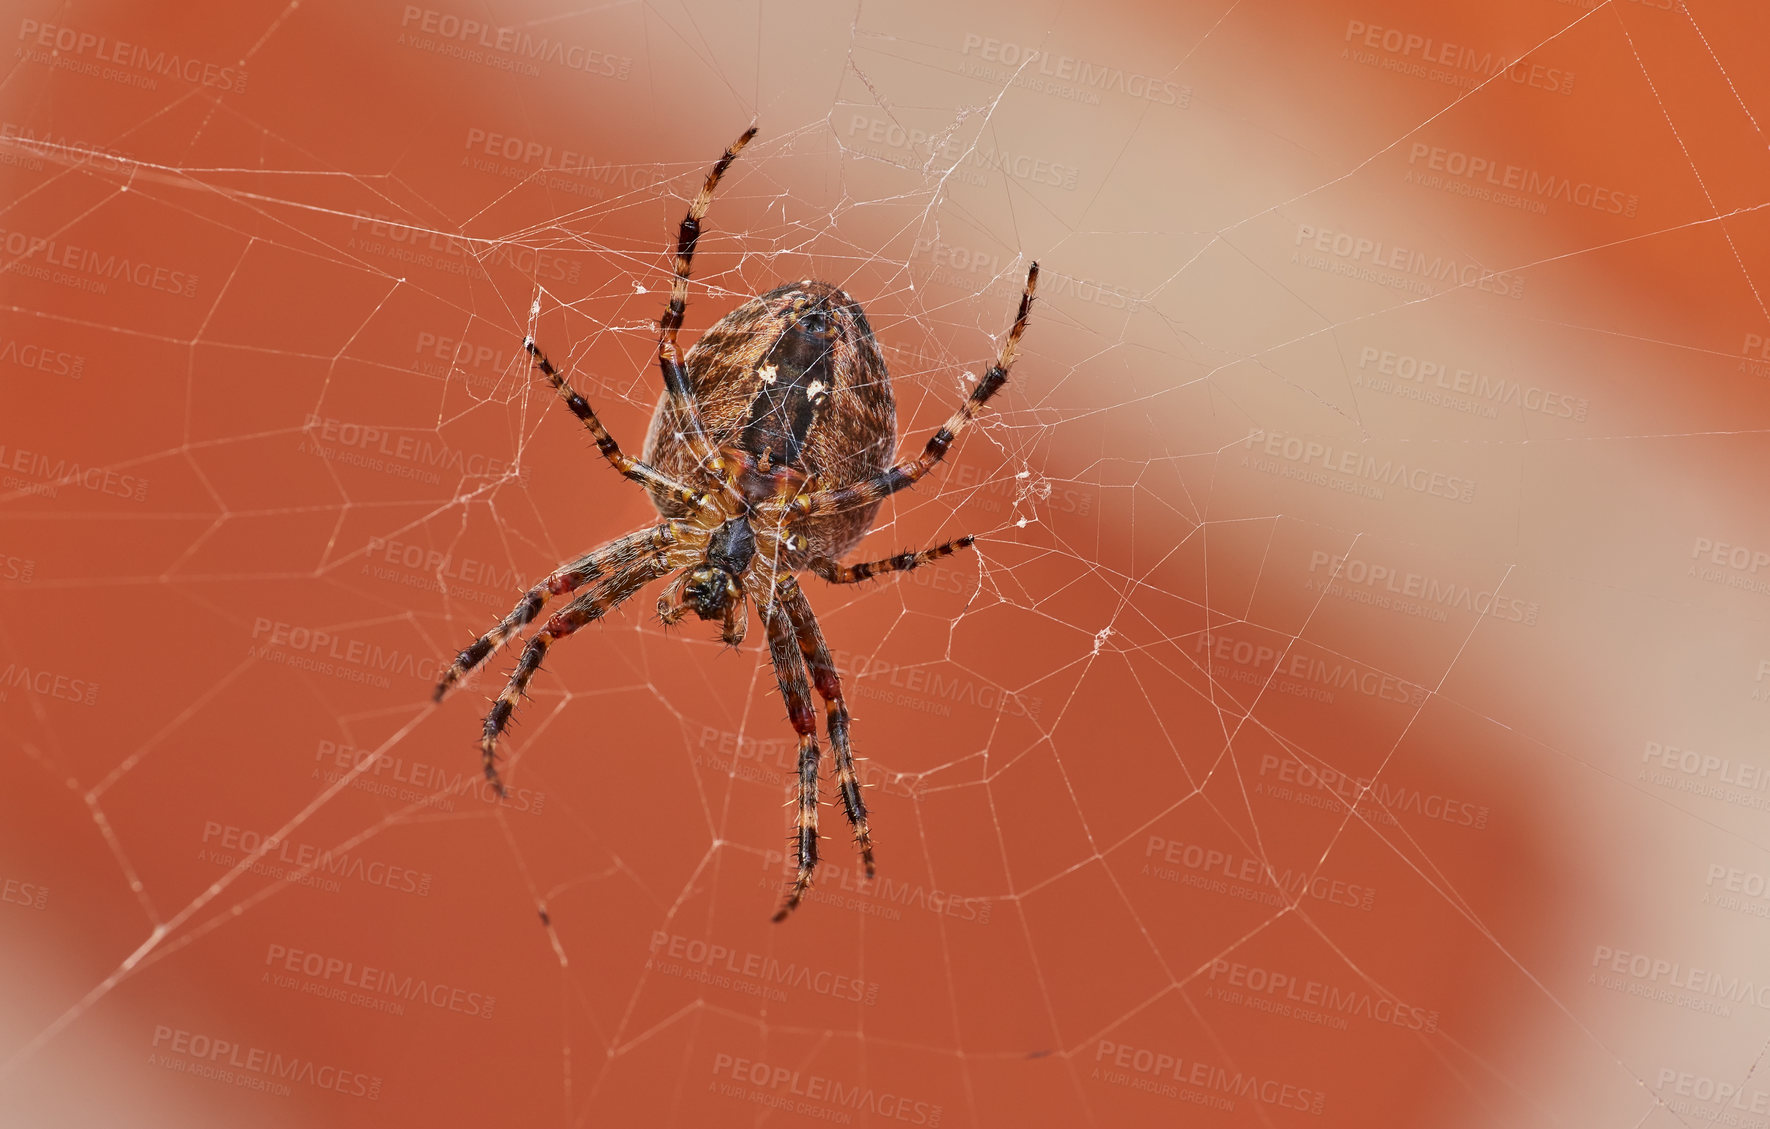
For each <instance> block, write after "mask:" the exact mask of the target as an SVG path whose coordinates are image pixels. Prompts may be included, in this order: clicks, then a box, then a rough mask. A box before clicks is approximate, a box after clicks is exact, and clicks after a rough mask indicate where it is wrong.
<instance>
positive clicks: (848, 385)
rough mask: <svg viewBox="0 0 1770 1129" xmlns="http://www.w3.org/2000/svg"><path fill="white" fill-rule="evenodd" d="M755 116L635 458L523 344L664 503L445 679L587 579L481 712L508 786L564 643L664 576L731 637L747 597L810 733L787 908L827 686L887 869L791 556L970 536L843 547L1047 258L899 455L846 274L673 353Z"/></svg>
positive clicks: (679, 264) (1006, 362)
mask: <svg viewBox="0 0 1770 1129" xmlns="http://www.w3.org/2000/svg"><path fill="white" fill-rule="evenodd" d="M755 132H756V131H755V129H754V128H751V129H750V130H749V131H747V132H746V133H744V135H743V136H742V137H740V138H738V140H737V141H736V142H734V143H733V144H732V145H731V146H730V147H729V148H728V149H727V150H726V151H725V154H724V155H723V156H722V157H721V158H720V159H719V161H718V162H717V163H716V164H715V165H714V166H713V168H712V170H711V171H710V172H709V173H708V174H707V178H706V181H705V183H704V184H703V185H702V187H701V191H700V194H699V195H698V196H697V197H696V198H695V200H694V202H693V203H692V204H691V205H690V207H689V212H688V216H687V218H686V219H684V220H683V221H682V225H681V227H680V228H679V231H678V235H677V253H676V271H675V277H674V279H673V282H672V285H671V291H670V301H669V305H668V307H667V308H666V309H665V312H664V314H663V316H662V317H661V318H660V319H659V326H658V329H659V333H658V353H657V356H658V366H659V369H660V372H661V374H662V377H663V384H664V395H663V397H662V399H660V400H659V402H658V405H657V408H656V410H655V411H654V412H653V414H652V421H651V428H650V431H649V432H648V434H647V437H646V442H645V447H644V450H643V453H642V456H643V457H642V458H639V459H635V458H633V457H632V456H630V455H627V454H626V453H625V452H623V451H622V450H621V447H620V445H619V444H618V443H617V442H616V441H615V439H614V438H613V436H611V435H610V434H609V432H608V430H607V429H606V428H605V427H604V426H603V425H602V422H601V421H600V420H599V419H598V418H597V416H596V412H595V410H594V409H593V408H591V406H590V404H589V401H587V400H585V399H584V397H583V396H581V395H579V394H578V393H577V392H576V391H574V390H573V389H572V387H571V385H570V384H569V383H567V381H566V379H565V376H564V374H562V373H561V372H560V371H559V370H558V369H556V368H554V366H553V364H552V362H550V361H549V360H548V359H547V356H546V354H544V353H543V352H542V351H541V349H540V348H539V346H537V345H536V344H535V342H534V340H533V339H532V338H530V339H528V340H525V341H524V343H523V344H524V347H525V348H526V349H527V350H528V351H529V353H530V354H531V355H532V356H533V357H534V361H535V367H536V368H537V369H538V370H539V371H540V372H541V373H542V375H543V376H545V377H546V378H547V380H548V381H549V382H550V383H551V384H552V385H553V388H554V390H555V391H556V392H557V393H558V394H559V396H560V398H561V399H562V400H563V401H564V402H565V405H566V407H567V409H568V410H569V411H571V412H572V414H573V415H575V416H577V418H578V419H579V421H580V422H582V423H583V424H584V426H585V428H586V429H588V430H589V432H590V434H591V436H592V438H594V440H595V442H596V446H597V449H598V451H599V452H600V453H601V454H602V456H603V458H605V459H606V460H608V462H609V464H610V465H611V466H613V467H614V468H615V470H617V471H619V472H620V473H621V474H622V475H624V476H625V477H627V478H629V479H632V480H633V481H635V482H637V483H639V484H640V485H641V486H643V487H644V488H645V489H646V490H647V492H648V493H649V494H650V495H651V498H652V501H653V503H654V505H656V507H657V509H658V513H659V515H660V517H662V519H663V520H662V521H661V522H660V523H659V524H657V525H655V526H652V527H649V528H646V529H641V530H637V531H635V532H633V533H630V534H628V535H627V536H625V537H621V538H617V539H616V540H614V541H611V542H609V543H608V544H606V545H604V546H602V547H601V548H598V549H595V550H593V551H591V552H589V553H586V554H584V555H583V556H581V557H578V558H576V559H575V560H571V561H568V562H566V563H565V564H562V565H561V566H560V567H559V568H557V569H556V570H554V572H553V573H552V574H551V575H549V576H548V577H546V578H545V579H543V580H541V581H540V582H539V583H537V584H536V585H535V586H534V587H533V588H531V589H530V590H529V591H528V593H527V594H525V595H524V596H523V598H522V599H521V600H520V601H519V602H518V603H517V605H516V607H515V608H514V609H512V611H511V612H510V614H509V615H507V616H505V617H504V619H503V620H502V621H501V622H500V623H499V624H497V625H496V626H495V627H493V628H492V629H491V630H490V631H488V632H486V633H485V634H484V635H481V636H480V637H479V638H477V639H476V640H474V641H473V642H472V643H471V644H469V645H468V646H467V647H466V648H465V649H463V650H462V651H461V652H460V654H459V655H458V656H457V657H456V659H455V662H454V664H453V665H452V666H451V667H450V668H449V670H448V671H447V672H446V673H445V674H444V675H443V678H442V681H441V682H440V683H439V684H438V685H437V688H436V699H437V700H438V701H440V700H442V698H443V696H444V695H445V694H447V693H448V691H449V690H450V689H451V688H452V687H454V686H455V685H456V684H457V683H458V682H460V680H461V679H462V678H464V677H466V676H467V675H468V674H469V673H470V672H472V671H473V670H474V669H475V668H477V667H478V666H479V665H480V664H482V663H483V662H485V660H486V659H487V658H488V657H489V656H490V655H491V654H492V653H493V652H494V651H495V650H497V649H498V647H500V646H502V645H503V644H504V643H506V642H508V641H509V640H510V639H512V638H514V637H515V636H516V635H517V634H518V633H520V632H521V631H522V629H523V628H524V627H526V626H527V625H529V624H530V623H532V622H534V621H535V620H536V619H537V618H538V617H539V616H540V614H541V611H542V610H543V608H544V607H545V605H546V604H547V602H548V600H549V599H551V598H552V597H555V596H566V595H571V594H573V593H579V594H578V595H576V596H575V598H573V599H571V600H570V601H569V602H568V603H566V605H565V606H564V607H562V608H560V609H559V610H558V611H556V612H554V613H553V614H552V615H551V616H550V617H548V618H547V620H546V621H545V623H544V624H543V625H542V627H541V628H540V630H538V631H537V632H535V634H533V635H532V636H531V637H530V638H529V641H528V642H527V644H525V645H524V647H523V649H522V652H521V655H520V656H519V657H518V659H517V663H516V669H515V670H514V671H513V672H512V673H511V676H510V680H509V682H508V684H507V685H506V686H505V688H504V690H503V692H502V693H500V694H499V695H498V697H497V698H495V699H493V702H492V706H491V709H490V710H489V711H488V713H487V715H486V718H485V725H484V729H483V733H482V737H481V742H480V748H481V756H482V760H483V764H484V768H485V774H486V778H487V779H488V780H489V781H491V783H492V785H493V787H494V788H496V789H497V791H498V793H499V794H500V795H502V794H503V792H504V786H503V782H502V780H501V779H500V777H499V774H498V768H497V745H498V739H499V737H500V735H501V734H502V733H503V731H504V729H505V727H506V726H507V725H508V724H509V721H510V717H511V715H512V713H513V712H514V711H515V709H516V707H517V704H518V703H519V702H520V701H521V700H522V697H523V694H524V693H525V692H526V690H527V688H528V684H529V680H530V679H531V678H532V677H533V676H534V673H535V671H536V670H537V669H538V668H539V667H540V665H541V661H542V658H543V657H544V656H545V655H546V653H547V650H548V648H549V647H551V646H552V645H553V644H554V643H555V642H557V641H558V640H560V639H563V638H565V637H567V636H569V635H571V634H572V633H573V632H575V631H577V630H578V629H579V628H580V627H583V626H584V625H585V624H587V623H591V622H594V621H595V620H598V619H601V618H602V617H603V616H605V615H607V614H608V613H609V612H610V611H612V610H614V608H615V607H617V606H618V605H619V604H620V603H621V602H622V601H624V600H626V599H628V598H629V597H631V596H633V595H634V594H635V593H637V592H638V591H639V590H640V589H641V588H643V587H644V586H645V585H646V584H648V583H650V582H651V581H653V580H657V579H661V578H664V577H666V576H668V577H669V579H668V580H667V582H666V583H665V585H664V589H663V593H662V595H661V596H660V598H659V600H658V614H659V616H660V617H661V618H662V620H663V621H664V623H666V624H674V623H677V622H680V621H681V620H682V619H683V618H684V617H685V616H687V615H688V614H690V613H691V612H692V613H693V614H694V615H696V616H697V617H699V618H700V619H703V620H711V621H716V622H718V623H719V625H720V638H721V639H723V640H724V641H725V642H726V643H728V644H730V645H732V646H737V645H739V644H741V643H742V642H743V640H744V637H745V634H746V632H747V630H748V625H749V619H750V616H749V611H750V609H751V608H752V607H753V608H754V609H755V611H756V616H757V618H758V619H759V620H760V621H761V623H762V625H763V628H764V630H765V631H766V633H767V637H768V650H769V658H770V660H771V662H772V663H773V666H774V672H775V679H776V681H777V683H778V684H779V687H780V692H781V697H782V699H783V700H784V702H785V703H786V707H787V719H788V721H789V722H790V723H791V724H792V726H793V729H794V732H795V733H796V734H797V735H798V738H799V757H798V762H799V772H798V781H797V797H798V799H797V804H796V816H795V820H794V828H793V833H792V835H791V837H790V840H789V841H790V842H791V843H792V844H793V854H794V859H795V862H796V872H795V875H794V878H793V881H792V884H791V885H790V887H789V889H788V892H787V897H786V900H785V901H784V903H783V904H782V906H781V908H780V910H779V911H778V912H777V913H776V914H775V920H776V921H780V920H782V919H783V918H785V917H786V916H787V915H788V914H789V913H790V912H792V910H793V909H794V908H795V907H796V906H797V905H798V904H799V902H800V901H801V899H802V898H803V897H804V895H805V892H806V890H807V889H808V888H809V887H810V885H811V881H812V877H813V874H814V872H815V870H816V868H817V864H818V839H819V835H818V826H817V820H818V772H819V765H820V762H821V749H820V748H819V745H818V740H817V717H816V713H815V711H814V709H813V706H812V694H813V692H814V691H815V692H816V695H817V697H818V698H819V699H821V700H822V702H823V703H824V729H825V735H826V736H827V737H828V739H829V743H830V751H831V753H832V759H833V761H834V777H835V783H836V790H837V794H838V795H839V797H840V798H841V802H842V808H843V812H844V814H845V815H846V816H847V819H848V823H849V825H850V828H851V829H852V831H853V833H854V841H855V845H856V847H857V848H858V850H859V851H860V855H861V859H862V862H863V863H864V865H865V868H866V874H867V877H869V878H871V877H872V876H873V873H874V862H873V846H872V835H871V831H870V829H869V827H868V823H867V811H866V804H865V801H864V798H863V796H862V792H861V783H860V777H859V774H858V772H857V771H856V769H855V761H854V751H853V748H852V747H851V745H850V743H849V733H848V730H849V714H848V707H847V704H846V702H845V701H844V699H843V696H842V682H841V677H840V675H839V674H838V673H837V670H836V664H835V661H834V659H833V658H832V656H831V654H830V650H829V646H828V645H827V644H826V643H825V641H824V638H823V632H822V630H821V628H820V627H819V626H818V623H817V617H816V615H815V614H814V613H813V612H812V609H811V603H810V601H809V600H808V599H807V598H806V596H805V593H804V591H803V589H801V588H800V586H799V582H798V580H797V579H796V575H795V574H797V573H799V572H802V571H807V570H809V571H811V572H813V573H814V574H816V575H818V576H820V577H822V578H823V579H824V580H826V581H828V582H830V583H832V584H853V583H857V582H859V581H862V580H866V579H868V578H870V577H874V576H880V575H883V574H885V573H890V572H903V571H907V570H909V569H913V568H917V567H920V566H921V565H924V564H928V563H930V562H932V561H936V560H939V559H940V558H942V557H945V556H948V555H950V554H952V553H954V552H956V551H957V550H959V549H962V548H966V547H968V546H970V545H971V544H972V543H973V540H974V539H973V538H972V537H971V536H970V535H969V534H967V535H966V536H964V537H960V538H958V539H956V540H953V541H949V542H947V543H945V544H943V545H937V546H935V547H933V548H930V549H924V550H922V551H921V552H915V553H901V554H899V555H897V556H894V557H887V558H885V559H883V560H878V561H867V562H862V563H858V564H853V565H844V564H841V563H840V559H841V557H842V556H843V555H844V554H846V553H847V552H848V551H849V550H850V549H852V548H853V547H854V546H855V545H856V544H857V543H858V542H859V541H860V539H861V538H862V537H864V536H865V535H866V532H867V530H868V529H869V528H871V526H872V523H873V519H874V517H875V516H876V515H877V513H878V511H879V507H880V505H881V504H882V503H883V502H884V500H885V499H886V498H887V497H889V496H890V495H891V494H894V493H896V492H897V491H898V490H901V489H904V488H905V487H908V486H911V485H914V484H915V482H916V481H917V480H919V479H920V478H922V477H923V475H925V474H927V473H928V472H929V471H930V470H932V469H933V468H934V466H935V465H936V464H938V463H939V462H940V461H941V459H942V458H944V457H945V455H946V452H947V449H948V448H949V447H950V446H951V445H952V443H953V441H954V439H955V438H956V437H957V436H958V435H959V433H960V432H961V431H963V430H964V429H965V427H966V426H967V425H968V424H969V423H970V422H971V420H972V419H973V418H974V416H975V415H976V413H977V411H978V409H980V408H981V407H982V406H983V405H984V404H985V403H986V402H987V401H988V400H989V399H990V397H991V396H993V395H994V394H995V393H996V391H997V390H999V389H1000V388H1001V387H1002V385H1003V384H1004V383H1006V381H1007V377H1008V369H1009V367H1010V366H1011V365H1012V364H1013V361H1014V353H1015V349H1016V347H1017V346H1018V344H1019V341H1020V336H1021V334H1022V333H1023V332H1024V331H1025V329H1026V323H1027V315H1028V312H1029V310H1030V309H1031V306H1032V298H1033V291H1034V289H1035V287H1036V286H1037V283H1038V275H1039V267H1038V264H1037V263H1033V264H1031V266H1030V269H1029V270H1028V272H1027V280H1026V288H1025V290H1024V291H1023V292H1022V294H1021V299H1020V307H1019V310H1018V312H1017V314H1016V316H1015V319H1014V322H1013V325H1012V326H1011V328H1010V329H1009V331H1008V336H1007V339H1006V340H1005V341H1004V342H1003V344H1002V347H1001V350H1000V353H999V355H998V357H997V359H996V362H995V363H994V364H992V365H991V366H990V367H989V369H988V371H987V372H986V373H985V375H984V376H983V378H982V379H980V380H979V381H978V383H977V385H976V386H975V387H974V388H973V389H972V392H971V394H970V396H969V397H968V398H967V399H966V400H965V402H964V403H963V404H962V405H961V406H960V408H959V409H958V410H957V411H956V412H954V413H953V415H952V417H951V418H950V419H948V421H947V423H946V424H945V426H943V427H941V428H940V429H939V430H938V431H937V432H935V434H934V435H933V436H932V437H930V438H929V439H928V441H927V442H926V444H925V445H924V447H923V449H922V453H921V454H920V455H919V456H917V457H916V458H914V459H908V460H904V461H901V462H898V463H895V464H894V463H892V462H891V461H890V460H891V456H892V453H893V452H894V450H895V449H896V446H897V411H896V404H895V401H894V400H893V398H892V393H891V379H890V374H889V373H888V371H887V369H886V366H885V360H884V357H883V356H882V355H881V354H880V351H879V346H878V342H877V340H876V339H875V338H874V336H873V329H872V326H871V325H870V324H869V323H868V322H867V318H866V314H865V313H864V312H862V310H861V307H860V305H859V303H857V302H855V301H854V299H852V298H851V297H849V296H848V295H847V294H846V293H844V292H843V291H842V290H841V289H840V288H839V287H837V286H834V285H832V284H830V283H827V282H818V281H815V280H812V279H806V280H803V281H800V282H796V283H789V284H787V285H784V286H780V287H777V288H775V289H774V290H771V291H769V292H768V293H766V294H763V295H761V296H760V297H757V298H752V299H750V300H749V301H747V302H744V303H743V304H741V305H739V306H738V307H737V309H735V310H733V311H732V312H731V313H729V314H727V315H725V316H724V317H723V318H720V319H719V321H718V322H716V323H715V324H714V325H713V326H712V327H711V328H709V329H708V330H707V331H706V333H705V334H703V335H702V337H701V339H700V341H698V342H697V343H696V344H695V346H694V348H693V349H691V350H689V352H688V355H687V356H686V357H682V356H680V355H679V352H678V346H677V340H676V337H677V331H678V330H679V329H680V328H681V327H682V324H683V320H684V315H685V311H686V307H687V294H688V278H689V271H690V268H691V266H692V264H693V258H694V250H695V245H696V243H697V242H698V241H699V238H700V235H701V221H702V219H703V218H704V217H705V215H706V212H707V208H708V206H709V204H710V203H711V201H712V197H713V190H714V188H715V187H716V186H717V185H718V183H719V179H720V177H721V176H722V175H723V174H724V172H725V170H726V168H727V167H729V165H730V164H731V162H732V161H733V160H734V159H735V158H736V156H737V154H738V152H739V151H740V150H742V149H743V147H744V145H745V144H746V143H748V142H749V140H750V138H751V137H753V136H754V135H755Z"/></svg>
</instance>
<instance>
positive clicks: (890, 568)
mask: <svg viewBox="0 0 1770 1129" xmlns="http://www.w3.org/2000/svg"><path fill="white" fill-rule="evenodd" d="M976 540H977V538H976V537H974V536H972V535H971V534H969V533H967V534H965V536H963V537H961V538H959V539H958V540H956V541H948V542H947V543H946V544H944V545H936V546H934V548H932V549H923V550H922V551H921V552H919V553H899V554H897V556H895V557H886V558H885V559H884V560H882V561H862V562H861V563H860V564H851V565H845V564H841V563H839V562H837V561H833V560H831V559H830V558H828V557H819V558H817V559H816V560H814V561H812V562H811V565H810V568H811V571H812V572H815V573H817V574H818V575H819V576H821V577H823V578H824V579H825V580H827V581H829V582H830V583H831V584H859V583H860V582H861V581H863V580H868V579H871V578H872V577H875V576H883V575H884V574H886V573H888V572H908V571H909V570H910V569H912V568H918V567H920V566H922V565H925V564H928V563H929V562H931V561H937V560H939V559H940V558H942V557H950V556H952V555H953V554H954V553H956V552H958V551H959V550H960V549H969V548H970V547H971V543H972V542H974V541H976Z"/></svg>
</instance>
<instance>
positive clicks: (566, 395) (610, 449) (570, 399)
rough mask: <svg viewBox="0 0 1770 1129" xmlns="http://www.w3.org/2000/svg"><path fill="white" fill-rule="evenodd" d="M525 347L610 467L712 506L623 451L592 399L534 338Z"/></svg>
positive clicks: (681, 497) (701, 505) (655, 487)
mask: <svg viewBox="0 0 1770 1129" xmlns="http://www.w3.org/2000/svg"><path fill="white" fill-rule="evenodd" d="M522 347H523V348H525V349H527V350H528V351H529V354H530V355H531V356H533V357H534V358H535V367H536V368H538V369H540V370H541V374H542V375H543V376H545V377H546V378H547V379H548V381H549V382H550V383H551V384H552V385H553V389H554V391H556V392H558V393H559V398H560V399H562V400H564V401H565V406H566V407H567V408H569V409H570V410H571V413H572V414H573V415H575V416H577V417H578V419H579V420H581V421H582V422H583V424H584V426H585V427H586V428H587V429H588V430H589V432H590V437H591V438H592V439H595V440H596V449H597V450H598V451H601V452H602V457H603V458H605V459H607V460H608V461H609V465H610V466H612V467H614V468H615V469H616V470H618V471H620V472H621V473H622V474H623V475H625V476H626V477H628V478H630V479H632V480H633V481H634V482H637V483H639V484H640V485H641V486H643V487H645V488H646V489H647V490H650V491H652V492H653V493H656V494H664V495H667V496H669V497H671V498H674V499H676V500H677V501H679V502H682V503H685V504H687V505H690V506H694V507H696V508H697V509H702V510H708V511H711V510H712V509H713V502H712V500H711V499H710V498H708V497H707V495H706V494H705V493H704V492H702V491H700V490H696V489H695V488H694V487H692V486H684V485H683V484H682V483H680V482H678V481H676V480H675V479H674V478H671V477H670V476H669V475H667V474H664V473H663V472H662V471H660V470H658V469H656V468H655V467H653V466H651V465H650V464H649V463H645V462H641V461H640V460H638V459H636V458H634V457H633V456H632V455H629V454H627V453H626V452H625V451H622V450H621V445H620V444H619V443H616V442H615V437H614V436H612V435H610V434H609V433H608V428H606V427H604V426H603V425H602V421H601V420H600V419H598V418H596V409H594V408H592V407H591V406H590V401H588V400H586V399H584V397H582V396H580V395H578V393H577V392H575V391H573V389H572V386H571V385H570V384H568V383H566V379H565V375H564V374H563V373H561V372H560V371H559V370H558V369H556V368H554V367H553V362H551V361H549V360H548V359H547V354H545V353H543V352H541V349H540V346H538V345H536V344H535V339H534V338H533V337H525V338H523V342H522Z"/></svg>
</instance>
